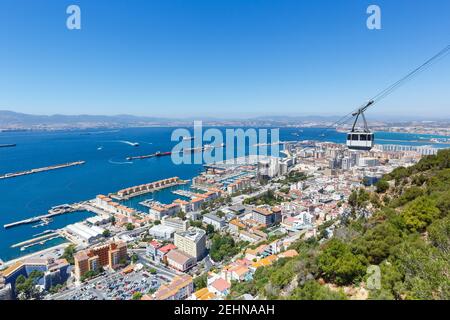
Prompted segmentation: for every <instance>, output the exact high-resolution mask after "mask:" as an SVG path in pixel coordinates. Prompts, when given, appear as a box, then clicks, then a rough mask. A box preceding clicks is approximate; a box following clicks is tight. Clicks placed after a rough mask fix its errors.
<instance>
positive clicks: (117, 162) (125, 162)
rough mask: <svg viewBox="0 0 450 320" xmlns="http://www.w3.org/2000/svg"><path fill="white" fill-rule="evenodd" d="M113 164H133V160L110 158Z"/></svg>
mask: <svg viewBox="0 0 450 320" xmlns="http://www.w3.org/2000/svg"><path fill="white" fill-rule="evenodd" d="M108 162H109V163H111V164H133V162H132V161H114V160H113V159H109V160H108Z"/></svg>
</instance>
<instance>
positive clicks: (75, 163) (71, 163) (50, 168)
mask: <svg viewBox="0 0 450 320" xmlns="http://www.w3.org/2000/svg"><path fill="white" fill-rule="evenodd" d="M85 163H86V161H75V162H69V163H63V164H57V165H53V166H48V167H43V168H37V169H31V170H27V171H19V172H13V173H7V174H4V175H2V176H0V179H8V178H15V177H19V176H25V175H29V174H34V173H39V172H45V171H50V170H57V169H62V168H67V167H73V166H79V165H82V164H85Z"/></svg>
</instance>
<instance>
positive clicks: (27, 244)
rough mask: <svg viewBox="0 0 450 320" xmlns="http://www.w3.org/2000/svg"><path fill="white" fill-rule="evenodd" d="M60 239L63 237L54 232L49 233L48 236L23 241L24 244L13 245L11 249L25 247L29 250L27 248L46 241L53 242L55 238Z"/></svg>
mask: <svg viewBox="0 0 450 320" xmlns="http://www.w3.org/2000/svg"><path fill="white" fill-rule="evenodd" d="M60 237H61V235H59V234H58V233H56V232H52V233H48V234H45V235H43V236H40V237H37V238H33V239H30V240H26V241H22V242H19V243H16V244H13V245H12V246H11V248H18V247H25V248H27V247H30V246H32V245H35V244H37V243H41V242H45V241H48V240H52V239H55V238H60Z"/></svg>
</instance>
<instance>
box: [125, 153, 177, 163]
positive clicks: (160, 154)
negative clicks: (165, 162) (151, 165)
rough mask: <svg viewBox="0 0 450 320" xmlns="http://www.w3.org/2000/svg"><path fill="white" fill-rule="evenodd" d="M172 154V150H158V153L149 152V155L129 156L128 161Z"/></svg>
mask: <svg viewBox="0 0 450 320" xmlns="http://www.w3.org/2000/svg"><path fill="white" fill-rule="evenodd" d="M171 154H172V152H170V151H169V152H161V151H158V152H156V153H152V154H147V155H143V156H134V157H127V158H126V159H127V161H130V160H142V159H149V158H154V157H165V156H170V155H171Z"/></svg>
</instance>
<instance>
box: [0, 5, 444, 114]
mask: <svg viewBox="0 0 450 320" xmlns="http://www.w3.org/2000/svg"><path fill="white" fill-rule="evenodd" d="M70 4H77V5H79V6H80V7H81V11H82V30H79V31H69V30H68V29H67V28H66V18H67V14H66V12H65V11H66V8H67V6H68V5H70ZM370 4H377V5H379V6H380V7H381V10H382V30H375V31H373V30H368V29H367V28H366V19H367V14H366V9H367V7H368V6H369V5H370ZM0 44H1V47H0V48H1V50H0V109H7V110H12V111H17V112H26V113H34V114H53V113H62V114H80V113H86V114H121V113H129V114H136V115H150V116H152V115H155V116H189V115H193V116H199V115H203V116H229V115H233V116H253V115H272V114H287V115H289V114H298V115H301V114H322V115H341V114H346V113H347V112H349V111H351V110H353V109H354V108H355V107H357V106H359V105H360V104H361V103H363V102H364V101H366V100H367V99H368V98H370V97H371V96H373V95H375V94H376V93H377V92H378V91H380V90H382V89H384V87H386V86H388V85H389V84H391V83H392V82H395V81H396V80H398V78H400V77H402V76H403V75H404V74H406V73H407V72H409V71H410V70H411V69H412V68H414V67H416V66H417V65H419V64H421V63H422V62H423V61H424V60H426V59H427V58H429V57H430V56H432V55H433V54H434V53H436V52H437V51H439V50H440V49H442V48H443V47H445V46H446V45H448V44H450V1H448V0H427V1H425V0H415V1H409V0H395V1H381V0H371V1H364V0H342V1H326V0H314V1H312V0H311V1H300V0H128V1H125V0H121V1H115V0H95V1H92V0H86V1H76V0H70V1H66V0H41V1H27V0H2V1H1V2H0ZM449 88H450V56H448V57H447V59H445V60H443V61H441V62H440V63H439V64H438V65H436V66H434V67H433V68H432V69H430V70H428V71H426V72H425V73H422V74H421V75H420V76H419V77H417V78H415V79H414V80H413V81H412V82H411V83H408V84H407V85H406V86H404V87H402V88H401V89H399V90H398V91H396V92H395V93H394V94H393V95H392V96H390V97H389V98H387V99H386V100H383V101H382V102H381V103H380V104H379V105H377V107H374V108H373V111H371V112H372V114H373V115H386V116H393V117H397V116H398V117H401V116H402V115H409V116H416V115H417V116H430V117H441V116H445V117H448V116H450V108H449V104H450V102H449V101H450V90H449Z"/></svg>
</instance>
